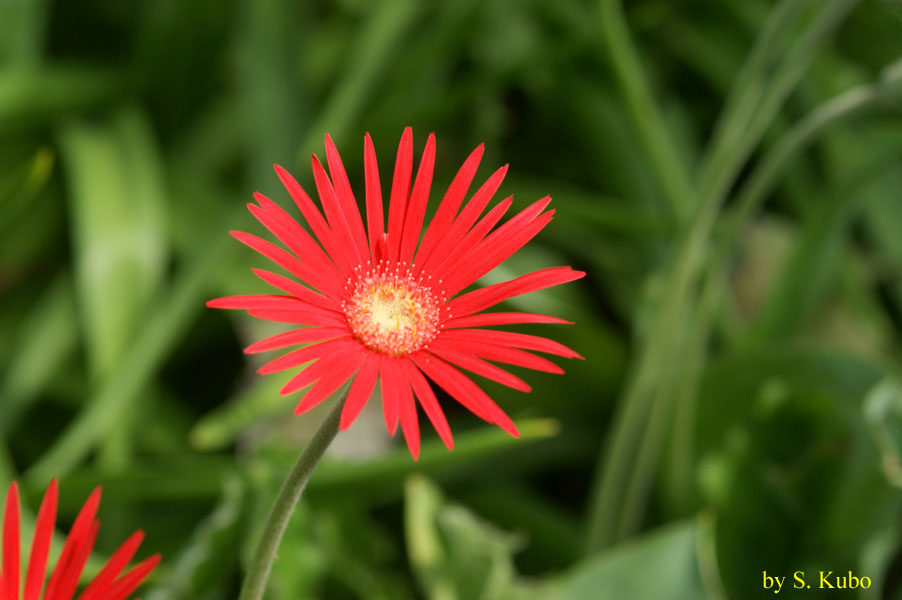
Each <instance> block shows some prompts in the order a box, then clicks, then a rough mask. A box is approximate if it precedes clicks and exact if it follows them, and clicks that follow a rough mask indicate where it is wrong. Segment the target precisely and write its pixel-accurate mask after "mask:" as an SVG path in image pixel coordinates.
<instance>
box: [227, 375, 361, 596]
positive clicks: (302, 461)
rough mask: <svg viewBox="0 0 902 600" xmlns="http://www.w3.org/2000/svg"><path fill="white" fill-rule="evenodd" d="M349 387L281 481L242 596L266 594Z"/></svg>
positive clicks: (330, 439) (331, 435)
mask: <svg viewBox="0 0 902 600" xmlns="http://www.w3.org/2000/svg"><path fill="white" fill-rule="evenodd" d="M349 389H350V384H346V385H345V386H344V388H343V389H342V390H341V392H339V400H338V402H337V403H336V404H335V408H333V409H332V412H330V413H329V415H328V416H327V417H326V418H325V419H324V420H323V422H322V424H321V425H320V426H319V429H317V430H316V433H315V434H314V435H313V439H312V440H310V443H309V444H307V447H306V448H304V451H303V452H302V453H301V455H300V456H299V457H298V460H297V462H295V463H294V466H293V467H292V468H291V471H290V472H289V473H288V477H286V478H285V481H284V482H283V483H282V489H280V490H279V495H278V496H276V500H275V502H273V505H272V508H270V510H269V515H268V516H267V517H266V523H265V524H264V525H263V533H262V534H261V535H260V541H259V542H258V543H257V549H256V550H254V558H253V559H252V561H251V567H250V569H249V570H248V572H247V576H246V577H245V579H244V585H242V586H241V595H240V596H239V600H261V599H262V598H263V594H264V593H265V592H266V582H267V580H268V579H269V573H270V571H271V570H272V564H273V561H275V559H276V552H278V550H279V544H281V543H282V536H283V535H285V529H286V528H287V527H288V521H289V520H291V515H292V513H294V507H295V506H297V503H298V500H300V499H301V493H303V491H304V488H305V487H306V486H307V482H308V481H309V480H310V476H311V475H313V470H314V469H316V465H318V464H319V461H320V459H321V458H322V457H323V454H325V453H326V448H328V447H329V444H330V443H332V440H333V439H335V436H336V435H337V434H338V425H339V423H340V422H341V410H342V408H344V404H345V399H346V398H347V397H348V390H349Z"/></svg>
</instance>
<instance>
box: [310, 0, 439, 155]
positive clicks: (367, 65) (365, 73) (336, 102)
mask: <svg viewBox="0 0 902 600" xmlns="http://www.w3.org/2000/svg"><path fill="white" fill-rule="evenodd" d="M373 7H374V10H375V14H373V15H372V16H370V18H369V19H368V21H367V22H366V23H365V24H364V26H363V27H362V28H361V29H362V30H361V32H360V34H359V36H358V39H359V42H358V43H357V45H356V46H355V47H354V48H353V50H352V51H351V53H350V56H349V58H348V61H347V64H346V76H345V77H343V78H342V79H340V80H339V82H338V84H337V85H336V86H335V89H334V91H333V92H332V94H331V96H330V98H329V102H328V103H327V104H326V106H325V107H324V108H323V110H322V111H321V112H320V113H319V114H318V115H317V117H316V119H315V120H314V121H313V123H312V124H311V125H310V127H308V128H307V132H308V134H307V136H306V137H307V139H306V143H304V144H303V145H302V146H301V147H300V149H299V152H298V157H297V162H298V164H299V166H305V165H306V164H307V161H308V160H309V158H310V153H311V152H313V151H314V150H315V149H316V148H318V147H319V145H320V144H321V143H322V133H323V132H326V131H328V132H329V133H330V134H331V136H332V138H333V139H335V140H341V139H344V138H345V137H346V136H347V134H348V132H349V130H350V127H351V125H352V124H353V123H354V122H355V121H356V120H357V118H358V117H359V115H360V112H361V109H362V108H363V106H364V105H365V103H366V101H368V100H369V99H370V98H372V97H373V95H374V93H375V91H376V87H377V83H378V82H379V81H380V79H381V76H382V74H383V73H384V71H385V69H386V68H387V67H388V65H389V64H390V61H391V59H392V57H394V56H395V55H396V53H398V52H400V50H401V48H402V47H403V44H401V42H400V40H401V39H403V37H404V35H405V33H406V32H407V31H408V29H409V28H410V27H411V25H412V24H413V22H414V20H415V19H416V17H417V15H418V14H419V13H420V11H421V10H422V9H423V5H421V4H420V3H418V2H413V1H412V0H389V1H387V2H381V3H379V4H374V5H373Z"/></svg>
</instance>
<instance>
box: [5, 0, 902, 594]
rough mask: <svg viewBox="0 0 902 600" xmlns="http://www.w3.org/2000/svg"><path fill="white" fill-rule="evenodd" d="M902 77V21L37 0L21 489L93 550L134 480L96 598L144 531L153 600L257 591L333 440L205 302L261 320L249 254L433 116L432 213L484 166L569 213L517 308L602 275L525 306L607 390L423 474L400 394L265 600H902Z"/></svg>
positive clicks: (15, 38) (344, 465)
mask: <svg viewBox="0 0 902 600" xmlns="http://www.w3.org/2000/svg"><path fill="white" fill-rule="evenodd" d="M900 56H902V4H900V3H899V2H898V1H896V0H864V1H860V2H859V1H855V0H779V1H778V2H771V1H769V0H742V1H737V0H706V1H700V0H694V1H674V0H638V1H630V2H624V3H623V4H621V3H620V2H619V1H618V0H601V1H599V2H589V1H583V0H556V1H555V2H547V1H544V0H493V1H491V2H477V1H476V0H453V1H452V0H448V1H443V2H421V1H418V0H385V1H377V2H369V1H365V0H343V1H340V2H334V3H331V2H326V1H317V2H309V3H308V2H291V1H288V0H236V1H234V2H216V1H213V0H159V1H150V0H140V1H134V2H115V1H104V0H83V1H80V2H66V1H62V0H59V1H56V2H52V1H50V0H3V1H2V2H0V485H2V486H3V488H5V487H6V484H7V482H8V480H9V479H12V478H15V479H18V480H19V481H20V482H22V483H23V485H24V488H25V499H26V504H27V505H28V507H29V509H30V511H29V512H30V514H33V511H34V509H35V508H36V506H37V503H38V501H39V498H40V495H41V493H42V492H43V490H44V488H45V486H46V484H47V482H48V480H49V479H50V478H51V477H58V478H59V479H60V482H61V488H62V504H61V515H62V519H63V521H64V523H65V521H67V520H68V521H71V519H72V518H73V517H74V514H75V512H76V511H77V509H78V507H79V506H80V505H81V503H82V501H83V500H84V499H85V498H86V497H87V495H88V493H89V492H90V490H91V489H92V488H93V487H94V486H95V485H98V484H102V485H103V486H104V500H103V505H102V507H101V519H102V521H103V527H102V528H101V531H100V540H99V544H98V549H97V552H96V553H95V556H94V557H93V560H92V563H91V568H92V569H95V572H96V568H97V565H98V564H102V561H103V560H104V559H105V556H106V554H107V553H109V552H110V551H112V549H113V548H114V547H115V546H116V545H117V544H118V543H119V542H121V541H123V540H124V539H125V537H126V536H127V535H128V534H129V533H130V532H131V531H133V530H134V529H137V528H143V529H145V530H146V531H147V534H148V537H147V541H146V543H145V546H144V548H143V549H142V552H141V554H140V555H139V556H146V555H147V554H148V553H149V552H151V551H160V552H162V553H163V554H164V563H163V565H162V566H161V567H160V568H159V569H158V570H157V572H156V573H155V574H154V577H153V578H152V580H151V581H150V582H149V583H148V585H147V586H145V588H144V591H143V597H144V598H145V599H148V600H164V599H169V598H172V599H181V598H184V599H192V600H214V599H228V598H233V597H235V595H236V593H237V586H238V584H239V582H240V577H241V572H242V565H243V563H244V561H246V559H247V558H248V555H249V552H250V550H251V547H252V541H253V539H254V537H255V535H256V533H257V531H258V527H259V526H260V524H261V521H262V519H263V516H264V514H265V511H266V509H267V507H268V506H269V503H270V502H271V500H272V498H273V496H274V494H275V491H276V489H277V488H278V485H279V483H280V482H281V479H282V477H283V476H284V474H285V473H286V472H287V470H288V468H289V466H290V465H291V463H292V462H293V460H294V458H295V456H296V455H297V453H298V451H299V448H301V447H302V446H303V444H304V440H305V439H307V437H308V436H309V435H310V433H311V431H312V429H314V428H315V426H316V425H317V424H318V422H319V421H320V419H321V418H322V415H323V414H324V413H323V412H318V413H317V412H314V413H312V414H309V415H306V416H304V417H301V418H294V417H292V409H293V406H294V404H295V402H296V398H282V397H280V396H279V395H278V393H277V391H278V388H279V387H280V386H281V383H282V380H281V379H280V377H278V376H270V377H267V378H263V377H259V376H256V375H255V374H254V373H253V371H254V368H255V365H254V364H252V363H253V361H251V360H249V359H247V358H246V357H244V355H243V354H242V353H241V348H242V347H243V346H244V345H247V344H248V343H250V342H251V341H253V340H256V339H259V338H261V337H262V336H263V335H265V334H267V333H271V332H273V331H275V329H274V327H273V326H272V325H271V324H266V323H261V322H257V321H256V320H254V319H251V318H249V317H247V316H246V315H244V314H243V313H228V314H226V313H223V312H221V311H213V310H207V309H205V308H204V301H205V300H207V299H209V298H211V297H214V296H217V295H224V294H234V293H252V292H253V291H255V290H257V289H261V288H260V284H259V283H255V281H254V277H253V275H252V274H251V273H250V267H252V266H265V262H266V261H265V259H263V258H261V257H259V256H256V255H255V254H254V253H253V252H251V251H250V250H248V249H246V248H244V247H243V246H241V245H240V244H239V243H237V242H236V241H234V240H232V239H231V238H230V237H229V235H228V233H227V230H228V229H230V228H237V229H243V230H247V231H252V232H254V233H257V234H260V233H261V231H262V228H261V227H260V226H259V225H257V224H256V223H252V220H251V218H250V217H249V215H247V212H246V210H245V208H244V204H245V203H246V202H248V201H250V199H251V197H250V194H251V193H252V192H253V191H255V190H260V191H262V192H264V193H266V194H268V195H271V197H273V198H275V199H276V200H277V201H279V202H280V203H282V204H283V205H284V206H288V203H287V202H288V198H287V195H286V194H285V193H284V192H283V191H282V190H281V189H280V187H279V185H278V180H277V178H276V177H275V175H274V174H273V172H272V169H271V165H272V164H273V163H274V162H278V163H280V164H282V165H283V166H286V167H287V168H289V169H290V170H291V171H292V172H293V173H294V174H295V175H296V176H297V178H298V179H299V181H301V183H302V184H304V185H307V186H309V187H308V189H310V188H312V186H311V185H310V182H311V177H310V167H309V161H308V157H309V153H310V152H311V151H316V152H319V153H321V152H322V150H321V148H322V136H323V134H324V133H325V132H329V133H331V135H332V136H333V138H334V139H335V141H336V143H337V144H338V147H339V149H340V150H341V151H342V154H343V158H344V161H345V165H346V166H347V168H348V170H349V173H350V175H351V179H352V182H353V183H354V184H355V189H357V190H361V189H362V181H363V176H362V156H363V154H362V148H363V146H362V140H363V134H364V132H365V131H369V132H370V133H371V134H372V136H373V138H374V141H375V145H376V150H377V154H378V155H379V156H380V159H381V161H382V167H383V174H385V173H387V172H389V169H390V168H391V165H392V164H393V156H394V151H395V148H396V145H397V142H398V139H399V137H400V134H401V131H402V129H403V127H404V126H406V125H412V126H413V128H414V135H415V143H416V147H417V152H419V151H420V149H421V148H422V145H423V144H424V142H425V138H426V135H427V134H428V133H429V132H430V131H435V132H436V137H437V142H438V162H437V165H436V185H435V186H434V187H435V190H436V191H435V192H434V193H433V195H432V199H433V203H434V202H436V201H437V199H438V198H439V197H440V191H441V190H442V189H443V187H444V186H446V185H447V184H448V183H449V182H450V180H451V178H452V177H453V175H454V174H455V172H456V169H457V168H458V166H459V165H460V164H461V163H462V162H463V160H464V158H466V156H467V155H468V153H469V151H470V150H471V149H472V148H474V147H475V146H476V145H477V144H479V143H481V142H485V143H486V157H485V158H484V159H483V163H482V168H481V170H480V175H479V177H482V178H484V177H486V176H487V175H488V174H489V173H491V172H492V171H493V170H494V169H495V168H497V167H498V166H501V165H502V164H504V163H510V164H511V170H510V175H509V176H508V178H507V180H506V182H505V183H504V185H503V186H502V189H501V192H500V193H501V194H502V196H499V197H503V196H506V195H508V194H511V193H513V194H515V197H516V198H517V201H516V202H517V204H518V205H519V206H521V207H522V206H525V205H526V203H528V202H531V201H533V200H535V199H536V198H538V197H541V196H543V195H545V194H551V195H552V196H553V197H554V203H553V205H552V206H553V207H556V208H557V215H556V219H555V221H554V222H553V223H552V224H551V226H549V227H548V228H547V229H546V231H545V232H543V234H542V235H541V236H539V239H538V240H537V241H536V242H534V243H533V244H531V246H530V247H529V248H528V249H526V250H524V251H523V252H522V253H520V254H518V255H517V256H516V257H515V258H514V259H512V260H510V261H509V262H507V263H506V264H505V266H504V267H503V268H499V269H498V270H497V271H495V272H493V273H491V274H490V275H489V276H488V277H486V281H487V282H490V281H495V280H500V279H502V278H508V277H513V276H516V275H518V274H522V273H525V272H527V271H529V270H534V269H536V268H539V267H544V266H549V265H556V264H572V265H574V266H575V267H576V268H581V269H584V270H586V271H587V272H588V277H586V278H585V279H584V280H581V281H579V282H577V283H574V284H569V285H567V286H564V287H563V288H561V289H553V290H549V291H547V292H542V293H539V294H533V295H532V296H528V297H523V298H518V299H516V300H515V301H512V302H511V303H510V304H511V305H512V306H514V307H515V308H516V309H520V310H530V311H538V312H550V313H552V314H556V315H559V316H562V317H565V318H568V319H570V320H574V321H576V323H577V325H576V326H572V327H556V326H550V328H549V329H541V328H535V327H533V328H530V329H529V331H531V332H534V333H545V334H547V335H549V336H550V337H554V338H556V339H559V340H560V341H562V342H564V343H566V344H567V345H569V346H571V347H573V348H574V349H576V350H577V351H579V352H580V353H582V354H583V355H585V357H586V361H585V362H580V361H571V362H570V363H568V364H565V365H564V367H565V368H566V369H567V374H566V375H564V376H551V375H546V374H541V373H526V374H524V375H525V376H526V378H527V380H528V381H529V382H530V383H531V384H533V386H534V391H533V392H532V393H531V394H528V395H524V394H520V393H518V392H514V391H510V390H507V389H503V388H501V387H500V386H496V385H492V384H489V383H485V388H486V389H487V390H488V391H489V392H490V393H491V394H492V395H493V397H495V398H496V400H497V401H498V403H499V404H500V405H501V406H502V407H503V408H504V409H506V410H507V411H508V412H510V413H511V414H512V415H513V417H514V418H515V420H516V421H517V423H518V424H519V426H520V428H521V431H522V432H523V438H522V439H520V440H513V439H511V438H509V437H507V436H506V435H505V434H503V433H502V432H501V431H500V430H497V429H495V428H489V427H485V426H483V424H482V423H481V422H480V421H479V420H478V419H476V418H475V417H473V416H472V415H470V414H467V413H466V412H465V411H463V410H461V409H459V408H458V407H455V406H454V405H453V403H451V402H444V403H443V404H444V406H445V408H446V410H447V412H448V413H449V417H450V420H451V424H452V428H453V430H454V431H455V434H456V435H455V437H456V448H455V450H454V451H453V452H451V453H449V452H447V451H446V450H445V449H444V447H442V446H441V444H440V443H439V442H438V439H437V436H436V435H435V434H434V432H432V431H431V430H429V431H428V432H426V433H425V435H424V437H425V445H424V448H423V454H422V457H421V458H420V460H419V462H417V463H414V462H413V461H412V460H411V459H410V457H409V454H408V452H407V450H406V448H404V447H403V443H399V441H398V440H396V439H391V438H389V437H388V436H387V434H386V433H385V432H384V428H383V425H382V424H381V421H382V419H381V416H380V415H379V403H378V402H375V401H374V402H371V403H370V404H371V406H370V408H371V409H372V410H370V409H368V410H367V411H365V412H364V413H363V415H362V417H361V419H360V420H359V421H358V422H357V424H355V426H354V427H353V428H352V429H351V430H350V431H349V432H346V433H342V434H341V435H340V436H339V438H338V439H337V441H336V443H335V445H334V447H333V449H332V452H331V453H330V455H329V457H328V461H327V462H326V463H324V464H322V465H321V468H320V469H319V471H318V472H317V473H316V475H315V476H314V478H313V481H312V482H311V486H310V488H309V490H308V493H307V495H306V496H305V499H304V501H303V503H302V505H301V507H300V508H299V511H298V513H297V514H296V516H295V518H294V520H293V521H292V524H291V527H290V531H289V533H288V535H287V536H286V538H285V541H284V543H283V545H282V548H281V552H280V560H279V562H278V563H277V565H276V567H275V571H274V574H273V578H272V581H271V593H270V596H269V597H270V598H272V599H274V600H276V599H284V600H298V599H303V598H326V599H344V598H365V599H371V598H372V599H380V598H384V599H406V598H429V599H435V600H454V599H460V600H472V599H483V600H493V599H499V600H508V599H558V598H559V599H582V598H586V599H596V598H601V599H607V598H612V599H621V598H640V599H641V598H650V599H670V598H673V599H676V598H680V599H684V598H686V599H688V598H717V599H720V598H757V597H765V596H766V597H770V595H771V594H773V590H765V589H764V588H763V578H762V572H763V571H765V570H766V571H767V572H768V573H769V574H772V575H778V576H788V577H787V583H786V584H785V585H786V586H787V587H789V585H791V580H792V573H793V572H795V571H805V572H806V574H807V575H806V579H807V580H808V581H809V583H814V584H815V586H813V587H816V584H817V571H819V570H825V571H834V572H835V574H836V575H839V576H842V575H846V574H847V572H849V571H851V572H852V573H853V574H854V575H855V576H857V577H869V578H870V581H871V582H872V583H871V586H870V588H869V589H866V590H851V591H850V590H846V591H842V592H840V591H836V592H833V595H831V596H830V597H843V598H853V597H854V598H902V548H900V539H902V538H900V533H902V532H900V529H902V527H900V526H902V524H900V517H902V495H900V486H902V458H900V457H902V455H900V444H902V381H900V378H899V374H900V352H899V350H900V339H902V116H900V115H902V112H900V109H902V104H900V101H902V63H900V62H896V63H895V65H893V62H894V61H898V58H899V57H900ZM387 179H388V178H387V177H385V176H384V177H383V181H384V182H385V181H386V180H387ZM433 207H434V204H433ZM538 329H541V330H540V331H539V330H538ZM326 410H327V409H326ZM89 571H90V569H89ZM783 593H788V594H790V595H792V594H793V592H792V590H790V591H788V592H786V591H784V592H783ZM797 593H798V594H801V592H797ZM804 595H805V597H826V592H823V591H820V590H817V589H812V590H810V591H807V593H805V594H804Z"/></svg>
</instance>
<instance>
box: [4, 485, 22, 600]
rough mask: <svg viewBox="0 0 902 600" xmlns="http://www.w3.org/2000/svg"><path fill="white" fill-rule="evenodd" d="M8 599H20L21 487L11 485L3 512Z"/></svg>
mask: <svg viewBox="0 0 902 600" xmlns="http://www.w3.org/2000/svg"><path fill="white" fill-rule="evenodd" d="M0 592H2V593H3V595H4V596H5V597H6V598H12V599H18V598H19V486H18V485H17V484H16V482H15V481H14V482H12V483H11V484H9V491H8V492H7V494H6V509H5V510H4V512H3V587H2V589H0Z"/></svg>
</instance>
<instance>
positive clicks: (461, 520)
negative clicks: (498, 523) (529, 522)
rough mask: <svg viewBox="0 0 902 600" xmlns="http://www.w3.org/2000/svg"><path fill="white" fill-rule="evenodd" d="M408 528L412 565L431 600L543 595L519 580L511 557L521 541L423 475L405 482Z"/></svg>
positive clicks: (408, 547)
mask: <svg viewBox="0 0 902 600" xmlns="http://www.w3.org/2000/svg"><path fill="white" fill-rule="evenodd" d="M404 530H405V536H406V538H407V551H408V557H409V559H410V564H411V568H412V569H413V570H414V573H415V574H416V576H417V579H418V580H419V582H420V586H421V587H422V588H423V590H424V591H425V593H426V596H427V597H428V598H430V600H456V599H460V600H471V599H472V600H494V599H499V600H500V599H502V598H504V599H507V598H511V599H512V598H526V597H535V598H539V597H541V596H539V595H538V589H537V588H536V589H533V590H529V589H528V587H527V586H526V584H524V583H522V582H520V581H518V576H517V574H516V572H515V570H514V564H513V559H512V558H511V555H512V554H513V552H514V550H515V549H516V548H517V547H518V546H519V545H520V544H521V542H520V540H519V539H518V538H517V537H516V536H513V535H511V534H508V533H505V532H502V531H500V530H498V529H496V528H494V527H493V526H491V525H490V524H488V523H486V522H485V521H483V520H481V519H480V518H479V517H477V516H476V515H474V514H473V513H471V512H470V511H468V510H466V509H465V508H463V507H460V506H456V505H454V504H450V503H448V502H447V501H446V500H445V499H444V497H443V496H442V494H441V492H440V491H439V489H438V488H437V487H435V485H433V484H432V483H430V482H429V481H428V480H426V479H425V478H422V477H410V478H409V479H408V480H407V483H406V484H405V508H404Z"/></svg>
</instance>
